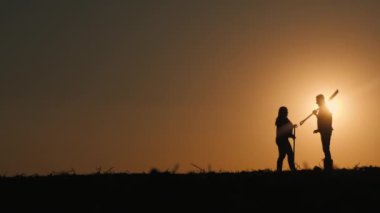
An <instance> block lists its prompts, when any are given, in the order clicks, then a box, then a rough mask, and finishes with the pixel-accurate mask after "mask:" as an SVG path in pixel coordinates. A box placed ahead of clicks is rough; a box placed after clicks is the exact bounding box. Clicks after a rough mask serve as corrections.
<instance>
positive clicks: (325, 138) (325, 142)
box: [321, 133, 331, 159]
mask: <svg viewBox="0 0 380 213" xmlns="http://www.w3.org/2000/svg"><path fill="white" fill-rule="evenodd" d="M321 139H322V148H323V153H324V154H325V159H331V153H330V140H331V133H321Z"/></svg>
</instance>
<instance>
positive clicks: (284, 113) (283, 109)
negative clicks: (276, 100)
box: [278, 106, 288, 118]
mask: <svg viewBox="0 0 380 213" xmlns="http://www.w3.org/2000/svg"><path fill="white" fill-rule="evenodd" d="M287 116H288V108H286V107H285V106H282V107H280V109H278V117H279V118H283V117H287Z"/></svg>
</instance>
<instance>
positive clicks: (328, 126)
mask: <svg viewBox="0 0 380 213" xmlns="http://www.w3.org/2000/svg"><path fill="white" fill-rule="evenodd" d="M316 102H317V104H318V106H319V110H314V111H313V114H314V115H316V116H317V124H318V129H316V130H314V133H320V134H321V140H322V148H323V153H324V154H325V159H324V160H323V165H324V168H325V170H332V168H333V160H332V159H331V153H330V140H331V134H332V130H333V128H332V114H331V112H330V111H329V109H328V108H327V106H326V103H325V97H324V96H323V95H318V96H317V97H316Z"/></svg>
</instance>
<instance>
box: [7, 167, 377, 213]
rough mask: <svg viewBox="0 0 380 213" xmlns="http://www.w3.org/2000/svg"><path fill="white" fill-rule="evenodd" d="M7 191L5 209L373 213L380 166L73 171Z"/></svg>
mask: <svg viewBox="0 0 380 213" xmlns="http://www.w3.org/2000/svg"><path fill="white" fill-rule="evenodd" d="M0 190H1V194H2V196H3V198H2V203H3V204H2V207H1V209H2V210H3V211H4V212H16V211H25V210H27V211H36V212H45V211H46V212H50V211H51V210H52V209H53V210H54V212H73V211H74V212H76V211H80V212H131V211H132V212H152V211H162V212H168V211H176V212H217V211H223V212H226V211H227V212H248V211H249V212H255V211H260V212H263V211H264V212H269V211H277V210H281V211H283V212H288V211H296V210H299V211H306V212H322V211H323V212H326V211H327V212H343V211H344V212H347V211H348V212H363V211H364V212H365V211H374V210H376V209H377V204H378V203H380V196H378V192H379V191H380V168H377V167H359V166H357V167H355V168H353V169H338V170H334V171H332V172H324V171H321V170H300V171H298V172H295V173H293V172H283V173H276V172H273V171H271V170H259V171H250V172H248V171H247V172H236V173H232V172H205V171H203V170H202V171H200V170H199V171H197V172H192V173H188V174H177V173H176V170H175V169H173V170H171V171H165V172H160V171H158V170H152V171H151V172H149V173H144V174H131V173H116V172H114V171H112V169H109V170H105V171H102V170H97V171H96V172H95V173H93V174H87V175H80V174H76V173H75V171H74V170H72V171H65V172H60V173H52V174H50V175H47V176H39V175H32V176H25V175H17V176H13V177H6V176H2V177H0ZM15 203H16V204H15Z"/></svg>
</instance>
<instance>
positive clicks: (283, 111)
mask: <svg viewBox="0 0 380 213" xmlns="http://www.w3.org/2000/svg"><path fill="white" fill-rule="evenodd" d="M287 116H288V108H286V107H285V106H282V107H280V109H278V116H277V119H276V126H279V125H280V124H281V123H282V122H281V121H284V119H286V118H287Z"/></svg>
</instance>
